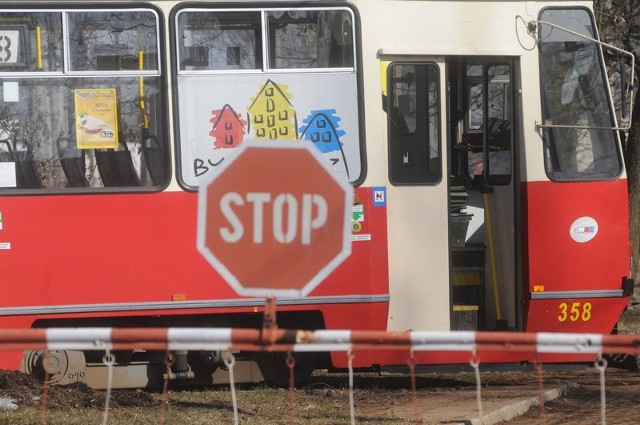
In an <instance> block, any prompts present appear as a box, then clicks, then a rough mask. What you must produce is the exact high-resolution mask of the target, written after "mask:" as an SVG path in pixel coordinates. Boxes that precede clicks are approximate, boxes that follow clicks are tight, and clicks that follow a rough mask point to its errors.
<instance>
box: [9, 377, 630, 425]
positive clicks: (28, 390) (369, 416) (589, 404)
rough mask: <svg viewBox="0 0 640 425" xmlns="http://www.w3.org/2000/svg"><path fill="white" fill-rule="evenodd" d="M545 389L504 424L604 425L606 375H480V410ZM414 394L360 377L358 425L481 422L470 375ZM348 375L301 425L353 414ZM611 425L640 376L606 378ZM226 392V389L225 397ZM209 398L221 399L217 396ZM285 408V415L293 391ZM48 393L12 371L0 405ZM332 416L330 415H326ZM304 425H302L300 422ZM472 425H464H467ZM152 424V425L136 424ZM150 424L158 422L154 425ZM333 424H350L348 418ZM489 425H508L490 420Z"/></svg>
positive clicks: (252, 415)
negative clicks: (336, 407) (546, 396)
mask: <svg viewBox="0 0 640 425" xmlns="http://www.w3.org/2000/svg"><path fill="white" fill-rule="evenodd" d="M541 377H542V389H543V390H544V391H549V390H553V389H557V388H565V389H566V388H569V391H568V393H567V394H565V395H563V396H561V397H559V398H558V399H556V400H555V401H550V402H546V403H544V404H543V405H542V406H537V405H535V404H534V405H533V406H531V407H530V408H529V410H528V411H527V412H526V413H524V414H522V415H519V416H517V417H515V418H513V419H511V420H509V421H507V422H504V423H509V424H511V423H513V424H521V425H533V424H595V423H602V422H601V415H602V410H601V403H600V388H601V386H600V374H599V372H598V370H596V369H595V368H593V367H587V368H584V369H580V370H573V371H547V370H544V371H543V372H542V374H540V373H538V372H536V371H535V370H534V371H519V372H483V373H481V391H480V394H481V407H482V409H483V414H484V415H487V414H489V413H491V412H494V411H497V410H499V409H501V408H504V407H505V406H511V405H514V404H515V403H517V402H520V401H522V400H531V399H533V398H537V396H538V395H539V394H540V389H541V386H540V384H541V380H540V378H541ZM415 381H416V391H415V393H414V392H413V391H412V390H411V379H410V377H409V376H406V375H386V374H383V375H377V374H365V375H363V374H356V376H355V378H354V387H355V390H354V401H355V412H356V422H357V423H384V424H388V423H394V424H395V423H398V424H401V423H422V424H443V423H449V424H451V423H467V424H469V423H480V422H479V421H476V422H469V420H470V419H473V418H478V416H479V415H478V403H477V395H478V393H477V381H476V378H475V375H474V374H473V373H471V372H464V373H452V374H441V373H439V374H434V373H429V374H420V375H418V376H416V379H415ZM347 382H348V376H346V375H323V374H319V375H314V376H313V377H312V378H311V379H310V381H309V382H308V383H307V385H306V386H305V387H303V388H300V389H298V390H296V392H295V396H294V397H295V399H294V401H295V405H296V406H298V407H297V408H296V409H297V410H298V411H297V412H296V415H297V419H296V423H305V424H314V423H317V424H327V423H333V422H331V421H330V420H329V421H327V420H326V418H325V420H322V419H321V417H322V415H323V413H322V412H321V411H319V412H316V413H312V412H311V410H312V409H311V408H310V407H309V406H315V405H320V404H322V403H324V404H323V406H324V407H323V409H324V410H327V409H328V407H327V404H326V402H327V400H330V399H332V398H333V399H335V400H334V402H337V403H339V404H340V405H341V409H343V410H348V408H347V406H346V405H345V404H346V403H345V400H346V398H347V396H346V394H347V392H346V389H345V388H346V385H347ZM605 388H606V393H605V394H606V403H605V406H606V410H605V417H606V423H607V424H609V425H615V424H628V423H635V422H636V421H637V405H638V403H639V402H640V373H638V371H629V370H622V369H618V368H608V369H607V370H606V371H605ZM222 390H223V391H227V394H228V388H226V389H222ZM210 391H220V389H216V388H212V389H210ZM280 391H281V392H284V393H285V394H284V395H283V398H282V401H281V403H282V404H284V406H283V409H284V410H286V409H287V404H288V401H287V400H288V398H287V396H286V393H288V392H289V391H288V390H280ZM251 394H252V391H251V390H247V389H245V391H244V392H243V393H241V394H240V395H239V398H240V399H241V403H240V404H241V406H242V407H243V409H241V410H242V416H241V421H240V422H241V423H265V424H266V423H283V422H282V415H283V413H282V410H281V409H280V408H278V409H276V408H275V407H274V405H273V403H272V402H265V400H264V399H261V398H259V397H256V398H255V399H253V398H252V395H251ZM44 395H45V391H44V389H43V385H42V384H41V383H40V382H38V381H37V380H36V379H35V378H33V377H30V376H27V375H24V374H21V373H19V372H14V371H0V398H3V397H5V398H11V399H14V400H16V403H17V404H18V405H19V406H21V407H22V406H25V405H30V406H33V407H38V406H41V405H42V403H43V400H42V398H43V396H44ZM105 396H106V392H105V391H99V390H93V389H90V388H88V387H86V386H85V385H81V384H75V385H71V386H64V387H60V386H50V387H48V389H47V391H46V408H47V409H50V410H52V411H55V410H70V411H75V412H80V411H81V409H88V410H99V409H102V408H103V407H104V405H105ZM162 400H163V398H162V394H161V393H159V392H157V391H155V392H154V391H131V390H120V391H115V390H114V391H112V393H111V398H110V405H111V406H112V407H113V408H124V409H130V410H131V411H135V410H136V409H139V408H149V407H150V406H154V405H155V406H160V404H161V403H163V401H162ZM169 403H173V406H172V407H171V408H172V409H173V410H174V411H175V410H178V411H179V410H180V409H185V413H186V411H187V409H189V407H190V404H189V403H184V402H171V401H169ZM326 413H327V412H325V414H326ZM299 421H301V422H299ZM465 421H466V422H465ZM137 423H147V422H137ZM148 423H152V422H148ZM335 423H349V420H348V415H347V416H343V417H342V419H341V420H340V421H336V422H335ZM487 423H503V422H500V421H496V420H495V419H492V420H491V421H489V422H487Z"/></svg>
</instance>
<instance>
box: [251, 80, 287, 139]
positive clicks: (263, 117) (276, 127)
mask: <svg viewBox="0 0 640 425" xmlns="http://www.w3.org/2000/svg"><path fill="white" fill-rule="evenodd" d="M291 97H292V96H291V93H289V92H288V90H287V86H286V85H280V86H279V85H277V84H276V83H274V82H273V81H271V80H267V82H266V83H265V84H264V85H262V86H261V87H260V90H259V91H258V94H256V96H255V97H252V98H251V102H252V103H251V106H249V108H248V113H249V119H248V121H249V123H250V130H252V132H253V135H254V137H255V139H257V140H298V118H297V116H296V111H295V109H294V108H293V105H291V102H289V99H291Z"/></svg>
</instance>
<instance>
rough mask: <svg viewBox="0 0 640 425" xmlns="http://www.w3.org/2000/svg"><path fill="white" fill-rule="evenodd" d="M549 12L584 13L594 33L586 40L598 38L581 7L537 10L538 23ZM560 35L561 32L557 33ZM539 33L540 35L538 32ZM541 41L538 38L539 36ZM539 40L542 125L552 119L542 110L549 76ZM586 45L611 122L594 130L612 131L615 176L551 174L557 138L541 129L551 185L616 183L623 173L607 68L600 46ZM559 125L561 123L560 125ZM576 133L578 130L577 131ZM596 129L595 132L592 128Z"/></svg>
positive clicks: (592, 172)
mask: <svg viewBox="0 0 640 425" xmlns="http://www.w3.org/2000/svg"><path fill="white" fill-rule="evenodd" d="M550 10H558V11H583V12H585V13H586V15H587V16H588V18H589V20H590V23H591V28H590V29H591V30H592V31H594V33H591V34H589V36H590V37H591V38H594V39H597V38H598V33H597V26H596V23H595V17H594V15H593V12H592V11H591V10H589V9H588V8H586V7H582V6H564V7H563V6H547V7H543V8H542V9H540V12H539V14H538V20H540V21H542V20H543V15H544V13H545V12H547V11H550ZM554 23H555V24H558V23H557V22H554ZM558 31H560V30H558ZM541 33H542V31H541ZM539 37H540V36H539ZM539 37H538V39H537V47H538V71H539V77H540V82H539V83H540V105H541V111H540V112H541V117H542V122H544V120H545V118H546V119H550V118H551V117H550V116H549V115H551V113H550V112H549V110H548V107H547V106H545V105H546V96H547V95H546V93H545V89H544V87H545V84H544V81H545V77H548V74H546V73H544V72H543V69H542V64H543V60H542V49H541V44H542V41H543V39H540V38H539ZM585 42H588V43H593V44H594V48H595V55H594V58H595V60H597V67H598V70H599V76H600V77H601V78H602V80H603V83H604V84H603V87H604V95H605V98H606V99H605V101H606V107H607V109H608V115H609V119H610V122H611V127H610V128H605V129H597V131H611V132H612V134H613V137H612V140H613V143H614V144H615V146H613V147H612V149H614V150H615V155H616V160H617V172H616V173H610V175H608V176H600V175H599V174H604V172H600V173H599V172H596V171H590V172H575V173H574V174H575V175H576V177H572V176H569V174H570V173H567V172H563V171H561V170H560V171H554V170H552V169H550V164H549V161H548V160H547V156H548V155H550V151H551V150H552V149H555V146H557V144H556V142H555V141H554V140H553V139H554V138H555V137H556V136H555V135H554V132H555V130H556V129H555V128H551V127H545V126H544V125H540V129H539V131H540V134H541V138H542V141H543V146H542V149H543V164H544V171H545V174H546V176H547V178H549V180H551V181H553V182H557V183H576V182H593V181H612V180H616V179H618V178H620V176H621V175H622V173H623V172H624V161H623V157H622V151H621V149H622V147H621V142H620V135H619V133H618V131H616V124H615V123H616V121H617V118H616V116H615V108H614V105H613V101H612V97H611V88H610V86H609V80H608V76H607V71H606V65H605V62H604V55H603V52H602V46H601V45H600V44H599V43H595V42H592V41H589V40H586V39H585ZM560 124H561V125H562V124H564V123H560ZM576 129H578V128H576ZM589 129H590V128H589V126H587V127H586V128H585V129H584V130H589ZM593 129H595V128H593ZM551 144H553V147H552V146H551Z"/></svg>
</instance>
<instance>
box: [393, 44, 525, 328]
mask: <svg viewBox="0 0 640 425" xmlns="http://www.w3.org/2000/svg"><path fill="white" fill-rule="evenodd" d="M384 59H387V58H384ZM382 65H383V66H382V71H383V73H382V78H383V94H384V99H383V104H384V109H385V112H386V123H387V161H388V170H387V171H388V180H389V184H388V185H387V199H388V205H387V211H388V228H389V232H388V235H389V236H388V237H389V269H390V297H391V304H390V312H389V329H392V330H405V329H425V330H450V329H453V330H476V329H479V330H480V329H496V328H507V327H514V326H516V311H515V308H516V307H515V306H516V305H517V303H516V302H515V299H516V295H517V294H516V287H517V285H516V267H515V257H516V249H515V247H516V244H515V234H514V229H515V228H516V227H515V226H514V224H515V208H514V205H515V194H514V187H515V186H514V184H515V183H516V182H515V181H514V177H513V175H514V174H513V168H514V167H513V145H514V134H515V132H514V125H513V122H514V110H515V108H514V97H513V68H514V61H513V60H512V59H510V58H502V57H475V56H474V57H471V56H464V57H463V56H455V57H454V56H447V57H444V56H442V57H433V58H422V57H421V58H420V60H416V59H415V58H412V57H409V58H406V57H398V58H389V60H388V61H383V62H382Z"/></svg>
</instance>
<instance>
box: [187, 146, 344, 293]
mask: <svg viewBox="0 0 640 425" xmlns="http://www.w3.org/2000/svg"><path fill="white" fill-rule="evenodd" d="M352 203H353V188H352V186H351V185H350V184H349V182H347V181H344V180H342V179H341V178H340V177H339V176H337V175H336V174H334V173H333V172H332V171H331V170H330V167H329V164H328V162H327V160H326V159H325V158H323V157H322V156H321V154H320V152H319V150H318V149H317V148H316V147H315V146H313V145H312V144H311V143H307V142H300V143H298V142H276V141H271V142H245V143H243V144H242V145H241V146H240V147H239V148H238V150H237V152H234V153H233V154H232V155H230V156H229V157H228V158H227V159H226V160H225V162H224V163H223V164H222V165H220V166H219V167H218V168H217V169H216V170H215V172H214V173H213V174H212V175H211V176H209V178H208V179H207V180H206V181H204V182H203V184H201V185H200V189H199V194H198V230H197V246H198V250H199V251H200V253H201V254H202V255H203V256H204V258H205V259H206V260H207V261H208V262H209V263H210V264H211V265H212V266H213V268H214V269H215V270H216V271H217V272H218V273H219V274H220V275H221V276H222V277H223V278H224V279H225V280H226V281H227V283H228V284H229V285H230V286H231V287H232V288H233V289H234V290H235V291H236V292H237V293H238V295H240V296H265V297H267V296H276V297H304V296H307V295H308V294H309V293H310V292H311V291H312V290H313V289H315V288H316V287H317V286H318V285H319V284H320V283H321V282H322V281H323V280H324V279H325V278H326V277H327V276H328V275H329V274H330V273H331V272H332V271H333V270H335V269H336V267H338V265H340V264H341V263H342V262H343V261H344V260H345V259H346V258H347V257H348V256H349V255H350V254H351V209H352Z"/></svg>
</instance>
